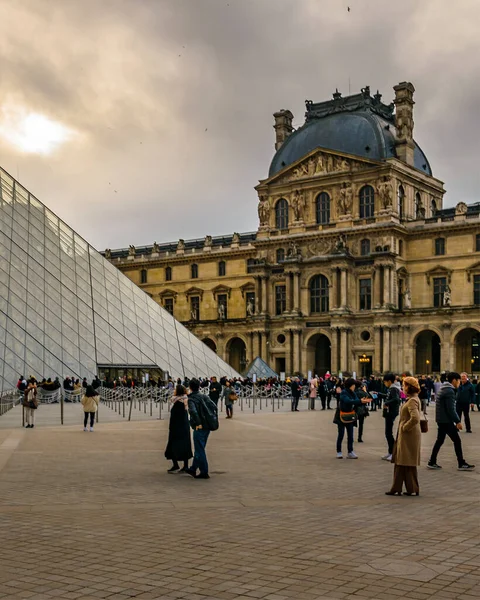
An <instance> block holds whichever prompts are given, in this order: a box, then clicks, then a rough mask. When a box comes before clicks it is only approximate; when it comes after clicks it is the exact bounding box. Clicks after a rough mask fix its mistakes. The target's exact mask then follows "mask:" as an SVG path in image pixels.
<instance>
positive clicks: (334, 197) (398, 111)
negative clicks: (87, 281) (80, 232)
mask: <svg viewBox="0 0 480 600" xmlns="http://www.w3.org/2000/svg"><path fill="white" fill-rule="evenodd" d="M394 91H395V98H394V101H393V102H392V103H391V104H385V103H383V102H382V99H381V95H380V94H379V93H378V92H377V93H376V94H373V95H372V94H371V92H370V89H369V88H368V87H365V88H363V89H362V90H361V92H360V93H359V94H354V95H351V96H347V97H342V95H341V94H340V93H339V92H338V91H337V92H335V94H333V99H331V100H327V101H325V102H319V103H314V102H312V101H307V102H306V114H305V123H304V125H302V127H300V128H299V129H297V130H294V128H293V126H292V120H293V115H292V113H291V112H290V111H289V110H280V111H279V112H277V113H275V114H274V118H275V125H274V128H275V134H276V143H275V148H276V154H275V155H274V157H273V160H272V163H271V165H270V169H269V172H268V177H266V178H265V179H263V180H261V181H260V183H259V184H258V185H257V186H256V190H257V192H258V199H259V204H258V216H259V227H258V230H257V231H256V232H252V233H233V234H231V235H225V236H219V237H211V236H209V235H206V236H205V238H202V239H195V240H188V241H184V240H178V241H176V242H173V243H160V244H157V243H154V244H153V245H148V246H143V247H140V248H139V247H137V248H135V247H133V246H130V248H128V249H121V250H106V251H105V253H104V255H105V256H106V257H107V258H108V259H110V260H111V262H112V263H113V264H114V265H115V266H116V267H118V269H120V270H121V271H122V272H123V273H124V274H125V275H127V276H128V277H129V278H130V279H131V280H132V281H133V282H134V283H136V284H137V285H138V286H140V287H141V288H142V289H143V290H144V291H145V292H147V293H148V294H149V295H150V296H151V297H152V298H153V299H154V300H156V301H157V302H158V303H159V304H161V305H162V306H163V307H164V308H166V309H167V310H168V311H170V312H171V313H172V314H173V315H174V316H175V317H176V318H177V319H178V320H180V321H181V322H182V323H183V324H184V325H186V326H187V327H188V328H189V329H190V330H191V331H192V332H193V333H194V334H195V335H196V336H198V337H199V338H200V339H201V340H203V341H204V342H205V343H206V344H208V345H209V346H210V347H211V348H212V349H214V350H215V351H216V352H217V353H218V355H219V356H220V357H221V358H223V359H225V360H226V361H228V362H229V363H230V364H231V365H232V366H233V367H234V368H235V369H236V370H238V371H243V370H244V369H245V368H246V366H247V365H248V363H249V362H250V361H251V360H252V359H253V358H255V357H257V356H260V357H261V358H263V359H264V360H265V361H266V362H267V363H268V364H269V365H270V366H271V367H272V368H273V369H274V370H275V371H276V372H277V373H280V372H285V373H286V374H287V375H288V374H294V373H302V374H305V375H306V374H307V372H308V371H312V372H316V373H318V374H319V375H323V374H324V373H325V372H326V371H330V372H332V373H338V372H345V371H348V372H354V371H355V372H357V373H358V374H359V375H360V374H364V375H368V374H370V373H371V372H373V373H382V372H385V371H389V370H393V371H397V372H400V371H403V370H409V371H412V372H414V373H417V374H419V373H439V372H440V371H443V370H449V369H456V370H459V371H461V370H465V371H467V372H469V373H472V372H473V373H479V372H480V203H477V204H471V205H467V204H465V203H464V202H458V203H457V204H456V206H455V207H454V208H443V195H444V186H443V182H442V181H440V180H439V179H437V178H435V177H434V176H433V174H432V170H431V167H430V164H429V162H428V159H427V157H426V156H425V154H424V153H423V152H422V150H421V148H420V147H419V146H418V144H417V143H416V142H415V140H414V138H413V129H414V119H413V107H414V101H413V94H414V87H413V85H412V84H411V83H400V84H399V85H397V86H395V88H394Z"/></svg>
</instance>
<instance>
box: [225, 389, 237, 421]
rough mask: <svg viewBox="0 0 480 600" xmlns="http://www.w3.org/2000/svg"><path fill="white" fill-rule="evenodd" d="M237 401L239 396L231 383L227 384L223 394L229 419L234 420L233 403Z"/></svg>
mask: <svg viewBox="0 0 480 600" xmlns="http://www.w3.org/2000/svg"><path fill="white" fill-rule="evenodd" d="M236 399H237V394H236V393H235V390H234V389H233V387H232V385H231V383H230V381H227V382H226V383H225V387H224V388H223V392H222V400H224V401H225V411H226V413H227V417H226V418H227V419H233V403H234V401H235V400H236Z"/></svg>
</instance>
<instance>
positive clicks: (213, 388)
mask: <svg viewBox="0 0 480 600" xmlns="http://www.w3.org/2000/svg"><path fill="white" fill-rule="evenodd" d="M221 393H222V385H221V384H220V383H218V381H217V378H216V377H212V381H211V382H210V389H209V391H208V396H209V398H210V400H211V401H212V402H215V404H216V405H217V404H218V399H219V398H220V394H221Z"/></svg>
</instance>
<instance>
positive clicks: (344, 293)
mask: <svg viewBox="0 0 480 600" xmlns="http://www.w3.org/2000/svg"><path fill="white" fill-rule="evenodd" d="M341 273H342V275H341V278H342V279H341V281H342V289H341V302H340V307H341V308H347V303H348V299H347V269H342V271H341Z"/></svg>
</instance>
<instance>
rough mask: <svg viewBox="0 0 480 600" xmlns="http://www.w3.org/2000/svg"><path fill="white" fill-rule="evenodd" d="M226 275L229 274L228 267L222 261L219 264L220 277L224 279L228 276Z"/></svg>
mask: <svg viewBox="0 0 480 600" xmlns="http://www.w3.org/2000/svg"><path fill="white" fill-rule="evenodd" d="M226 273H227V265H226V263H225V261H224V260H221V261H220V262H219V263H218V276H219V277H224V276H225V275H226Z"/></svg>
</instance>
